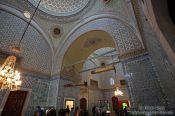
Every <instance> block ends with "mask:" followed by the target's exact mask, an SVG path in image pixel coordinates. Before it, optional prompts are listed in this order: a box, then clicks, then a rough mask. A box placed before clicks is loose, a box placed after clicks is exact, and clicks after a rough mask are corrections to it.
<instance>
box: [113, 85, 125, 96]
mask: <svg viewBox="0 0 175 116" xmlns="http://www.w3.org/2000/svg"><path fill="white" fill-rule="evenodd" d="M114 95H115V96H123V92H122V91H121V90H119V88H118V87H117V88H116V90H115V91H114Z"/></svg>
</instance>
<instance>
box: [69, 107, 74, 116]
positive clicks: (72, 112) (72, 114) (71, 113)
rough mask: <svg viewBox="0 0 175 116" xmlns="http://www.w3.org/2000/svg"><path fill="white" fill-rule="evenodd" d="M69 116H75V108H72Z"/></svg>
mask: <svg viewBox="0 0 175 116" xmlns="http://www.w3.org/2000/svg"><path fill="white" fill-rule="evenodd" d="M69 116H75V112H74V108H73V107H72V108H71V111H70V113H69Z"/></svg>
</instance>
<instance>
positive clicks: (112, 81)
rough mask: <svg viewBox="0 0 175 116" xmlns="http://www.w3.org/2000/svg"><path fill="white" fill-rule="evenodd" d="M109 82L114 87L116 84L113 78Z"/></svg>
mask: <svg viewBox="0 0 175 116" xmlns="http://www.w3.org/2000/svg"><path fill="white" fill-rule="evenodd" d="M109 81H110V85H114V84H115V82H114V79H113V78H112V77H111V78H110V80H109Z"/></svg>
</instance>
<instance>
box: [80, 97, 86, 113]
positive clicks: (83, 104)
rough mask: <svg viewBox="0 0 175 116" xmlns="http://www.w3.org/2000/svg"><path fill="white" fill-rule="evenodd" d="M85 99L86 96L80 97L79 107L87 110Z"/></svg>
mask: <svg viewBox="0 0 175 116" xmlns="http://www.w3.org/2000/svg"><path fill="white" fill-rule="evenodd" d="M86 108H87V100H86V98H81V99H80V109H83V110H87V109H86Z"/></svg>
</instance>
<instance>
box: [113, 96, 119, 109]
mask: <svg viewBox="0 0 175 116" xmlns="http://www.w3.org/2000/svg"><path fill="white" fill-rule="evenodd" d="M112 108H113V110H119V106H118V98H117V97H116V96H113V97H112Z"/></svg>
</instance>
